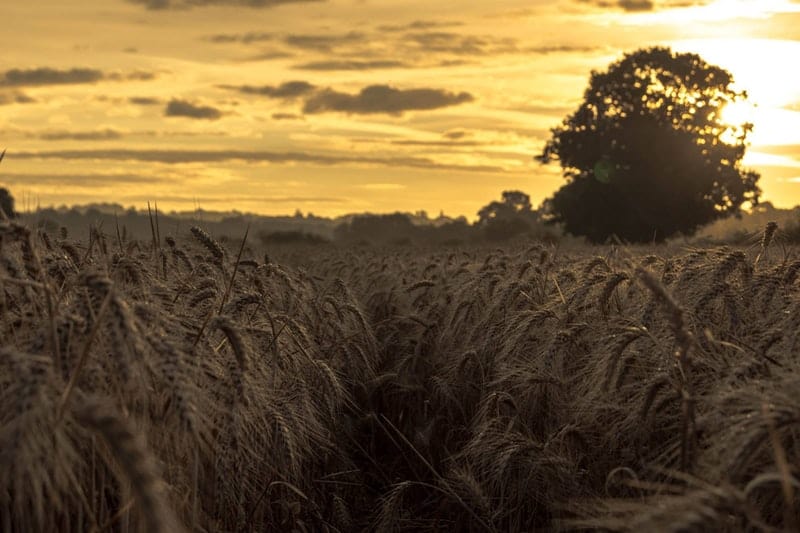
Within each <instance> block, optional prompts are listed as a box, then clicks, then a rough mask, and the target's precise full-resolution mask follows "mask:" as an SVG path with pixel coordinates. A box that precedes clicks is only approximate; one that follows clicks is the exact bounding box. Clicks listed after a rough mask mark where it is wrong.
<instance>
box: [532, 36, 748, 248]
mask: <svg viewBox="0 0 800 533" xmlns="http://www.w3.org/2000/svg"><path fill="white" fill-rule="evenodd" d="M746 98H747V94H746V93H745V92H744V91H738V90H736V89H735V88H734V84H733V77H732V75H731V74H730V73H729V72H728V71H726V70H724V69H723V68H720V67H718V66H714V65H710V64H708V63H706V62H705V61H704V60H703V59H702V58H700V57H699V56H698V55H696V54H691V53H674V52H672V51H671V50H670V49H669V48H663V47H654V48H647V49H642V50H638V51H635V52H632V53H629V54H626V55H625V56H624V57H623V58H622V59H621V60H619V61H617V62H615V63H613V64H611V65H610V66H609V68H608V70H607V71H605V72H597V71H593V72H592V73H591V78H590V82H589V87H588V88H587V89H586V91H585V93H584V99H583V102H582V103H581V104H580V107H578V109H577V110H576V111H575V112H574V113H573V114H571V115H569V116H568V117H567V118H566V119H564V121H563V122H562V124H561V125H559V126H557V127H555V128H553V129H552V130H551V138H550V140H549V141H548V142H547V143H546V144H545V147H544V149H543V151H542V153H541V155H539V157H538V159H539V160H540V161H542V162H544V163H548V162H550V161H554V160H557V161H558V162H559V163H560V165H561V167H562V170H563V172H564V176H565V178H566V179H567V183H566V184H565V185H564V186H563V187H561V189H559V190H558V191H557V192H556V193H555V195H554V196H553V197H552V198H550V199H548V200H547V201H546V202H545V206H544V208H545V212H546V214H547V216H548V217H549V219H550V220H551V221H554V222H560V223H562V224H563V225H564V229H565V230H566V231H567V232H568V233H571V234H573V235H583V236H586V237H587V238H589V239H590V240H592V241H595V242H602V241H605V240H606V239H608V238H609V237H610V236H612V235H615V236H617V237H618V238H620V239H623V240H627V241H630V242H648V241H652V240H655V241H661V240H663V239H665V238H667V237H669V236H672V235H675V234H677V233H683V234H691V233H693V232H694V231H695V230H697V229H698V228H699V227H700V226H702V225H704V224H707V223H709V222H712V221H713V220H715V219H718V218H721V217H725V216H728V215H731V214H735V213H738V212H739V211H740V209H741V206H742V204H743V203H744V202H751V203H753V204H755V203H757V202H758V196H759V193H760V190H759V188H758V185H757V183H758V179H759V175H758V173H756V172H753V171H749V170H746V169H743V168H742V165H741V160H742V157H743V156H744V153H745V148H746V145H747V136H748V134H749V133H750V132H751V130H752V124H747V123H745V124H726V123H725V121H724V119H723V110H724V109H725V107H726V106H728V105H731V104H733V103H735V102H739V101H742V100H744V99H746Z"/></svg>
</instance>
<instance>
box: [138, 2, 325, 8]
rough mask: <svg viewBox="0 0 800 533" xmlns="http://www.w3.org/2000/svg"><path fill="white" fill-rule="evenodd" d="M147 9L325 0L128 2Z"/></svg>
mask: <svg viewBox="0 0 800 533" xmlns="http://www.w3.org/2000/svg"><path fill="white" fill-rule="evenodd" d="M127 1H128V2H130V3H132V4H139V5H142V6H144V7H146V8H147V9H153V10H159V9H190V8H193V7H206V6H233V7H250V8H269V7H276V6H280V5H283V4H294V3H298V2H323V1H325V0H127Z"/></svg>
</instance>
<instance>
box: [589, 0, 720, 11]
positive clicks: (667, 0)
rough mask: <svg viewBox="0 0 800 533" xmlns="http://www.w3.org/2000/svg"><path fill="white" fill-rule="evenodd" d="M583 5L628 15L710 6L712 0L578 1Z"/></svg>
mask: <svg viewBox="0 0 800 533" xmlns="http://www.w3.org/2000/svg"><path fill="white" fill-rule="evenodd" d="M576 1H577V2H579V3H581V4H588V5H590V6H593V7H596V8H601V9H621V10H622V11H625V12H627V13H641V12H649V11H658V10H664V9H678V8H684V7H692V6H698V5H706V4H710V3H711V0H660V1H655V0H576Z"/></svg>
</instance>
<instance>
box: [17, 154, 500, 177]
mask: <svg viewBox="0 0 800 533" xmlns="http://www.w3.org/2000/svg"><path fill="white" fill-rule="evenodd" d="M10 155H11V154H10ZM13 157H15V158H17V159H40V160H46V159H63V160H100V161H143V162H147V163H163V164H167V165H177V164H182V163H219V162H228V161H243V162H246V163H273V164H286V163H308V164H313V165H324V166H332V165H343V164H358V165H376V166H385V167H409V168H425V169H431V170H456V171H464V172H506V170H505V169H504V168H503V167H499V166H493V165H456V164H448V163H438V162H436V161H434V160H432V159H428V158H425V157H402V156H387V157H380V156H360V155H328V154H313V153H307V152H269V151H248V150H129V149H109V150H55V151H42V152H17V153H14V154H13Z"/></svg>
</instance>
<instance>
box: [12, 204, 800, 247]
mask: <svg viewBox="0 0 800 533" xmlns="http://www.w3.org/2000/svg"><path fill="white" fill-rule="evenodd" d="M18 214H19V216H20V217H22V218H23V219H24V220H26V221H27V222H28V223H30V224H31V225H32V226H35V227H39V228H42V229H44V230H46V231H48V232H50V233H55V232H58V231H60V229H61V228H62V227H63V228H66V230H67V231H68V232H69V234H70V235H73V236H75V237H76V238H81V237H82V236H88V232H89V228H90V227H94V228H96V229H97V230H99V231H101V232H103V233H105V234H106V235H108V236H109V237H111V238H112V240H113V239H116V238H117V231H119V234H120V238H122V239H123V240H127V239H140V240H149V239H150V238H151V233H152V230H151V220H152V221H153V223H154V224H156V225H157V227H158V230H159V233H160V235H161V236H166V235H180V234H183V233H185V232H187V231H188V229H189V228H190V227H191V226H194V225H199V226H201V227H203V228H205V229H206V230H207V231H209V232H210V233H211V234H213V235H215V236H216V237H217V238H219V239H220V240H222V241H225V240H228V239H230V240H237V239H240V238H241V236H242V235H243V234H244V231H245V228H246V227H247V226H248V224H249V225H250V235H251V242H253V241H258V242H260V243H262V244H265V245H269V246H285V245H306V246H320V245H326V244H342V245H348V246H351V245H361V246H406V245H414V246H459V245H464V244H481V243H497V242H504V241H507V240H510V239H514V238H529V239H531V238H532V239H536V240H543V241H548V242H554V241H556V240H559V239H561V238H563V237H562V234H561V228H559V227H558V226H553V225H548V224H547V223H545V222H544V221H543V220H542V217H541V214H540V211H538V210H535V209H531V207H530V202H529V200H528V197H527V195H525V194H524V193H520V192H518V191H510V192H505V193H503V198H502V200H501V201H496V202H491V203H490V204H488V205H487V206H485V207H484V208H482V209H481V210H480V211H479V212H478V217H479V218H478V220H476V221H475V222H473V223H470V222H469V221H468V220H467V219H466V218H465V217H459V218H450V217H446V216H444V215H440V216H438V217H436V218H431V217H429V216H428V215H427V213H425V212H424V211H419V212H417V213H392V214H369V213H365V214H356V215H347V216H343V217H338V218H325V217H318V216H314V215H312V214H306V215H304V214H302V213H300V212H299V211H298V212H297V213H295V214H294V215H292V216H260V215H253V214H242V213H238V212H228V213H221V212H212V211H202V210H198V211H194V212H187V213H174V212H172V213H163V212H160V211H159V212H156V210H155V209H151V211H150V213H148V212H147V211H146V210H144V211H141V210H138V211H137V210H135V209H133V208H127V209H126V208H123V207H122V206H118V205H114V204H109V205H92V206H85V207H73V208H59V209H53V208H46V209H39V210H37V211H34V212H32V213H18ZM768 221H776V222H777V223H778V225H779V228H780V233H779V235H780V239H779V240H782V241H784V242H793V243H794V242H800V207H798V208H794V209H776V208H774V207H773V206H772V205H771V204H769V203H764V204H761V205H759V206H758V207H756V208H755V209H753V210H752V211H751V212H749V213H746V214H744V215H743V216H742V217H740V218H738V219H737V218H734V217H732V218H730V219H726V220H721V221H717V222H715V223H713V224H711V225H709V226H707V227H705V228H703V229H702V230H700V231H699V232H698V234H697V235H696V236H695V237H694V238H693V239H692V241H694V242H699V243H704V242H705V243H729V244H746V243H747V242H748V241H749V240H752V239H753V238H757V235H758V234H759V232H760V231H761V229H762V228H763V227H764V225H765V224H766V223H767V222H768Z"/></svg>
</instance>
